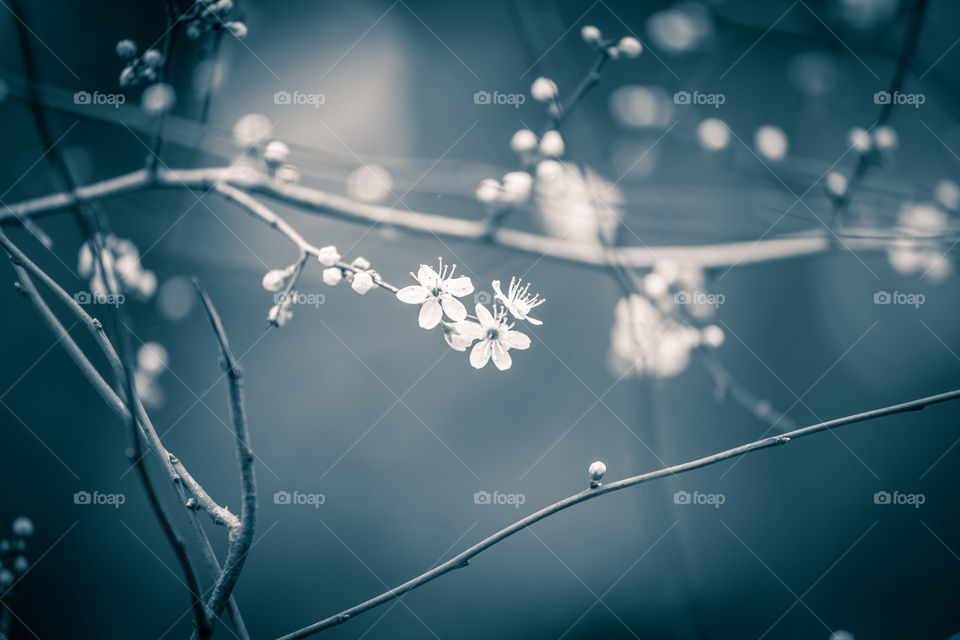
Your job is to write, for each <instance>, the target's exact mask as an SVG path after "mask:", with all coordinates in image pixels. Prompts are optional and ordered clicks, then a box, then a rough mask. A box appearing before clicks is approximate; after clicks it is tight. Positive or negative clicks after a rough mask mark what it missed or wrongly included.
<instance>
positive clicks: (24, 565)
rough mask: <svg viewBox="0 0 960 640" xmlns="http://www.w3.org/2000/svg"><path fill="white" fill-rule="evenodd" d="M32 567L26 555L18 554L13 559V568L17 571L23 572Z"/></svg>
mask: <svg viewBox="0 0 960 640" xmlns="http://www.w3.org/2000/svg"><path fill="white" fill-rule="evenodd" d="M29 568H30V561H29V560H27V559H26V558H25V557H24V556H17V557H16V558H14V559H13V570H14V571H16V572H17V573H23V572H25V571H26V570H27V569H29Z"/></svg>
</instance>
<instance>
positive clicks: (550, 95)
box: [530, 78, 557, 102]
mask: <svg viewBox="0 0 960 640" xmlns="http://www.w3.org/2000/svg"><path fill="white" fill-rule="evenodd" d="M530 93H531V94H533V98H534V100H539V101H540V102H550V101H551V100H553V99H554V98H556V97H557V83H556V82H554V81H553V80H551V79H550V78H537V79H536V80H534V81H533V85H531V87H530Z"/></svg>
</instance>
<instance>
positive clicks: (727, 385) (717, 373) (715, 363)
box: [701, 352, 796, 431]
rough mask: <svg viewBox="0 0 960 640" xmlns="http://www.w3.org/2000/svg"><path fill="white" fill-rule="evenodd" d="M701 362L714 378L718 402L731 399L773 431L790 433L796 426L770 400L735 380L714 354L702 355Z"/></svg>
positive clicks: (715, 394)
mask: <svg viewBox="0 0 960 640" xmlns="http://www.w3.org/2000/svg"><path fill="white" fill-rule="evenodd" d="M701 361H702V362H703V366H704V367H705V368H706V370H707V373H709V374H710V377H711V378H713V383H714V396H715V398H716V399H717V400H723V399H725V398H730V399H731V400H733V401H734V402H736V403H737V404H739V405H740V406H741V407H743V408H744V409H745V410H747V411H748V412H749V413H750V414H752V415H753V416H755V417H756V418H757V419H758V420H760V421H762V422H765V423H767V424H768V425H770V428H771V429H777V430H779V431H790V430H791V429H793V428H794V427H795V426H796V425H795V423H794V422H793V420H791V419H790V418H789V417H788V416H787V415H786V414H784V413H780V412H779V411H777V410H776V409H774V408H773V405H772V404H770V401H769V400H766V399H764V398H761V397H759V396H758V395H756V394H755V393H753V392H752V391H750V389H748V388H747V386H746V385H744V384H743V383H742V382H740V381H739V380H737V379H736V378H734V377H733V374H731V373H730V372H729V371H728V370H727V368H726V367H724V366H723V363H721V362H720V360H718V359H717V357H716V356H714V355H713V354H712V353H709V352H704V353H702V356H701Z"/></svg>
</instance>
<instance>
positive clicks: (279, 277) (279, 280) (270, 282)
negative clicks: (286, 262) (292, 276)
mask: <svg viewBox="0 0 960 640" xmlns="http://www.w3.org/2000/svg"><path fill="white" fill-rule="evenodd" d="M286 278H287V275H286V273H284V271H283V270H282V269H271V270H270V271H267V273H266V275H264V276H263V281H262V284H263V288H264V289H266V290H267V291H280V287H282V286H283V281H284V280H286Z"/></svg>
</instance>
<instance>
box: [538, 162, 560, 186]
mask: <svg viewBox="0 0 960 640" xmlns="http://www.w3.org/2000/svg"><path fill="white" fill-rule="evenodd" d="M561 175H563V165H562V164H560V163H559V162H557V161H556V160H550V159H549V158H548V159H547V160H541V161H540V162H539V163H537V178H539V179H540V180H543V181H545V182H552V181H554V180H556V179H557V178H559V177H560V176H561Z"/></svg>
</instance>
